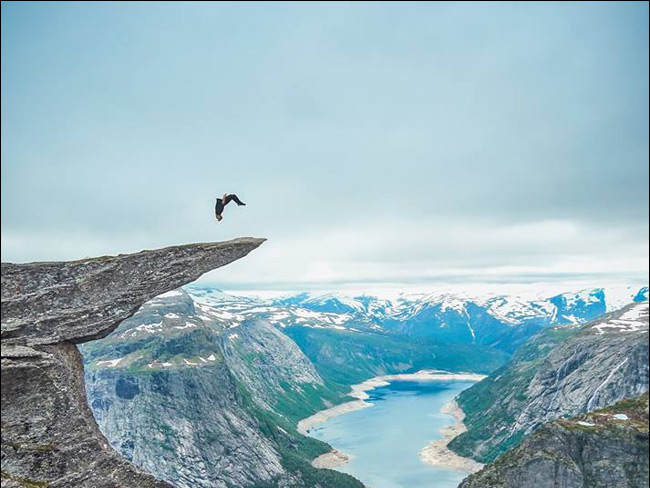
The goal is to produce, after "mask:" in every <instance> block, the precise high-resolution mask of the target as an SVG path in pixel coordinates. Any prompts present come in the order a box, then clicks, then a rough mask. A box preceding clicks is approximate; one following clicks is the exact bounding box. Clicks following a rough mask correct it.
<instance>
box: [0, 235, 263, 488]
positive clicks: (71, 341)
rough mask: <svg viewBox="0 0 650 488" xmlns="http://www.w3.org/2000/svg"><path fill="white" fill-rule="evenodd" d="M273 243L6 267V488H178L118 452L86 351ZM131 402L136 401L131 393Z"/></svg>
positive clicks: (202, 246) (236, 243)
mask: <svg viewBox="0 0 650 488" xmlns="http://www.w3.org/2000/svg"><path fill="white" fill-rule="evenodd" d="M262 242H263V239H252V238H245V239H236V240H233V241H228V242H221V243H212V244H191V245H185V246H177V247H170V248H165V249H159V250H155V251H143V252H140V253H137V254H127V255H120V256H114V257H102V258H95V259H85V260H82V261H73V262H60V263H29V264H11V263H2V291H1V297H2V486H3V488H4V487H7V488H10V487H11V488H13V487H16V488H17V487H25V486H31V487H35V486H48V487H51V488H69V487H72V486H74V487H79V488H86V487H87V488H116V487H125V488H126V487H133V486H139V487H143V488H147V487H160V488H163V487H170V486H171V485H169V484H168V483H166V482H163V481H159V480H157V479H155V478H154V477H153V476H151V475H150V474H147V473H145V472H144V471H142V470H140V469H139V468H136V467H135V466H134V465H133V464H131V463H129V462H128V461H126V460H125V459H124V458H122V457H121V456H119V455H118V453H117V452H115V451H114V450H113V449H111V448H110V447H109V445H108V443H107V441H106V439H105V438H104V436H103V435H102V434H101V433H100V431H99V429H98V427H97V424H96V422H95V420H94V418H93V416H92V413H91V411H90V409H89V408H88V404H87V403H86V392H85V389H84V378H83V365H82V362H81V356H80V354H79V352H78V350H77V347H76V345H75V344H76V343H81V342H85V341H88V340H90V339H92V338H99V337H104V336H105V335H107V334H108V333H110V332H111V331H113V330H114V329H115V328H116V327H117V326H118V324H119V323H120V322H121V321H122V320H124V319H126V318H128V317H129V316H130V315H131V314H133V313H134V312H135V311H136V310H137V309H138V308H139V307H140V305H141V304H142V303H144V302H145V301H147V300H149V299H151V298H152V297H154V296H156V295H159V294H161V293H163V292H165V291H168V290H170V289H174V288H177V287H179V286H181V285H183V284H186V283H188V282H190V281H193V280H196V279H197V278H198V277H199V276H201V275H202V274H203V273H205V272H207V271H210V270H212V269H215V268H218V267H220V266H224V265H226V264H229V263H231V262H232V261H235V260H237V259H240V258H242V257H244V256H246V255H247V254H248V253H249V252H250V251H252V250H253V249H255V248H257V247H258V246H259V245H260V244H261V243H262ZM121 391H122V392H123V393H124V394H126V395H130V394H132V389H130V388H129V387H128V385H127V386H126V387H125V389H124V390H121Z"/></svg>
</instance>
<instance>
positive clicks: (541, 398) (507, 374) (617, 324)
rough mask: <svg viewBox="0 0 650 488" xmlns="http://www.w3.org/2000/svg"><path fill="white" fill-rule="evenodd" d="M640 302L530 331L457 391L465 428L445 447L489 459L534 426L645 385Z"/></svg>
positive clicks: (644, 323)
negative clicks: (510, 352)
mask: <svg viewBox="0 0 650 488" xmlns="http://www.w3.org/2000/svg"><path fill="white" fill-rule="evenodd" d="M648 356H649V354H648V302H647V301H644V302H638V303H635V304H632V305H628V306H627V307H625V308H623V309H622V310H620V311H618V312H615V313H612V314H608V315H606V316H604V317H602V318H601V319H598V320H596V321H594V322H591V323H589V324H586V325H584V326H579V327H559V328H555V329H550V330H547V331H545V332H543V333H540V334H538V335H537V336H535V337H533V338H532V339H531V340H530V341H529V342H528V343H526V345H524V346H523V347H522V348H520V349H519V350H518V351H517V353H516V354H515V356H514V357H513V359H512V360H511V362H510V363H509V364H508V365H507V366H505V367H504V368H501V369H499V370H497V371H496V372H494V373H492V374H491V375H490V376H489V377H488V378H487V379H485V380H483V381H482V382H480V383H478V384H476V385H474V386H473V387H471V388H468V389H467V390H465V391H464V392H463V393H462V394H461V395H460V396H459V398H458V402H459V404H460V406H461V407H462V409H463V410H464V411H465V413H466V415H467V417H466V420H465V424H466V425H467V428H468V431H467V432H465V433H464V434H461V435H460V436H458V437H456V438H455V439H454V440H453V441H452V442H451V443H450V447H451V448H452V449H453V450H454V451H456V452H457V453H459V454H461V455H463V456H466V457H473V458H474V459H477V460H479V461H481V462H491V461H494V460H495V459H496V458H497V457H498V456H499V455H500V454H502V453H503V452H505V451H506V450H507V449H509V448H511V447H514V446H516V445H517V444H518V443H519V442H521V440H522V439H523V438H524V436H526V435H528V434H530V433H531V432H534V431H535V430H536V429H537V428H539V426H540V425H542V424H544V423H546V422H549V421H552V420H555V419H558V418H562V417H572V416H576V415H579V414H582V413H585V412H588V411H591V410H595V409H597V408H600V407H604V406H608V405H611V404H613V403H615V402H617V401H619V400H621V399H624V398H630V397H634V396H638V395H640V394H642V393H643V392H645V391H647V390H648Z"/></svg>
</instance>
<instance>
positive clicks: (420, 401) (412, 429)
mask: <svg viewBox="0 0 650 488" xmlns="http://www.w3.org/2000/svg"><path fill="white" fill-rule="evenodd" d="M473 383H474V382H472V381H394V382H392V383H390V385H388V386H384V387H381V388H377V389H375V390H373V391H369V392H368V394H369V395H370V399H369V400H368V401H369V402H371V403H374V406H372V407H369V408H365V409H363V410H357V411H354V412H350V413H348V414H345V415H341V416H339V417H334V418H332V419H330V420H328V421H327V422H325V423H323V424H320V425H318V426H317V427H314V428H312V429H310V431H309V435H311V436H313V437H315V438H317V439H320V440H323V441H325V442H327V443H329V444H330V445H331V446H332V447H334V448H336V449H338V450H340V451H343V452H344V453H346V454H351V455H352V456H354V458H353V459H352V461H350V462H349V463H348V464H346V465H345V466H341V467H340V468H337V469H338V470H339V471H343V472H345V473H349V474H351V475H352V476H354V477H355V478H357V479H359V480H361V481H362V482H364V483H365V484H367V485H368V486H370V488H456V487H457V486H458V484H459V483H460V482H461V481H462V480H463V478H465V477H466V476H467V474H468V473H463V472H458V471H453V470H448V469H441V468H436V467H433V466H429V465H426V464H423V463H422V462H421V461H420V458H419V457H418V453H419V452H420V450H421V449H422V448H423V447H424V446H426V445H427V444H428V443H429V442H430V441H431V440H433V439H440V438H441V437H442V436H441V435H440V433H439V432H438V431H439V429H440V428H441V427H445V426H447V425H452V424H453V423H454V419H453V418H452V417H451V416H449V415H446V414H443V413H440V409H441V408H442V407H443V406H444V405H445V404H446V403H448V402H449V401H451V400H452V399H453V398H454V397H455V396H456V395H458V394H459V393H460V392H461V391H463V390H464V389H466V388H468V387H470V386H471V385H472V384H473Z"/></svg>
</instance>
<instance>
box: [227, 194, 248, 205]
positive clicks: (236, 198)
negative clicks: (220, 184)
mask: <svg viewBox="0 0 650 488" xmlns="http://www.w3.org/2000/svg"><path fill="white" fill-rule="evenodd" d="M230 198H231V199H232V201H233V202H235V203H236V204H237V205H240V206H241V205H246V204H245V203H244V202H242V201H241V200H240V199H239V198H238V197H237V195H235V194H234V193H232V194H231V195H230Z"/></svg>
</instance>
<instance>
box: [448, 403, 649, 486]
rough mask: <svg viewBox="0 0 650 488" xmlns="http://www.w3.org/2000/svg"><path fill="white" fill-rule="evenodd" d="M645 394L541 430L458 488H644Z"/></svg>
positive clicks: (646, 412)
mask: <svg viewBox="0 0 650 488" xmlns="http://www.w3.org/2000/svg"><path fill="white" fill-rule="evenodd" d="M648 460H649V459H648V394H647V393H646V394H645V395H643V396H642V397H640V398H636V399H629V400H622V401H620V402H618V403H616V404H615V405H613V406H611V407H607V408H604V409H601V410H596V411H595V412H590V413H588V414H583V415H581V416H579V417H574V418H571V419H563V420H556V421H554V422H550V423H548V424H545V425H543V426H542V427H541V428H539V429H538V430H537V431H536V432H535V433H533V434H531V435H530V436H529V437H527V438H526V439H525V440H524V442H523V443H522V444H521V445H520V446H518V447H516V448H514V449H512V450H511V451H509V452H507V453H506V454H504V455H503V456H501V457H500V458H499V459H498V460H497V461H496V462H494V463H493V464H490V465H488V466H486V467H485V468H483V470H481V471H479V472H478V473H475V474H473V475H471V476H469V477H468V478H467V479H465V480H464V481H463V483H461V485H460V487H459V488H556V487H559V486H561V487H563V488H615V487H621V488H623V487H643V486H648V481H649V479H648Z"/></svg>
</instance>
